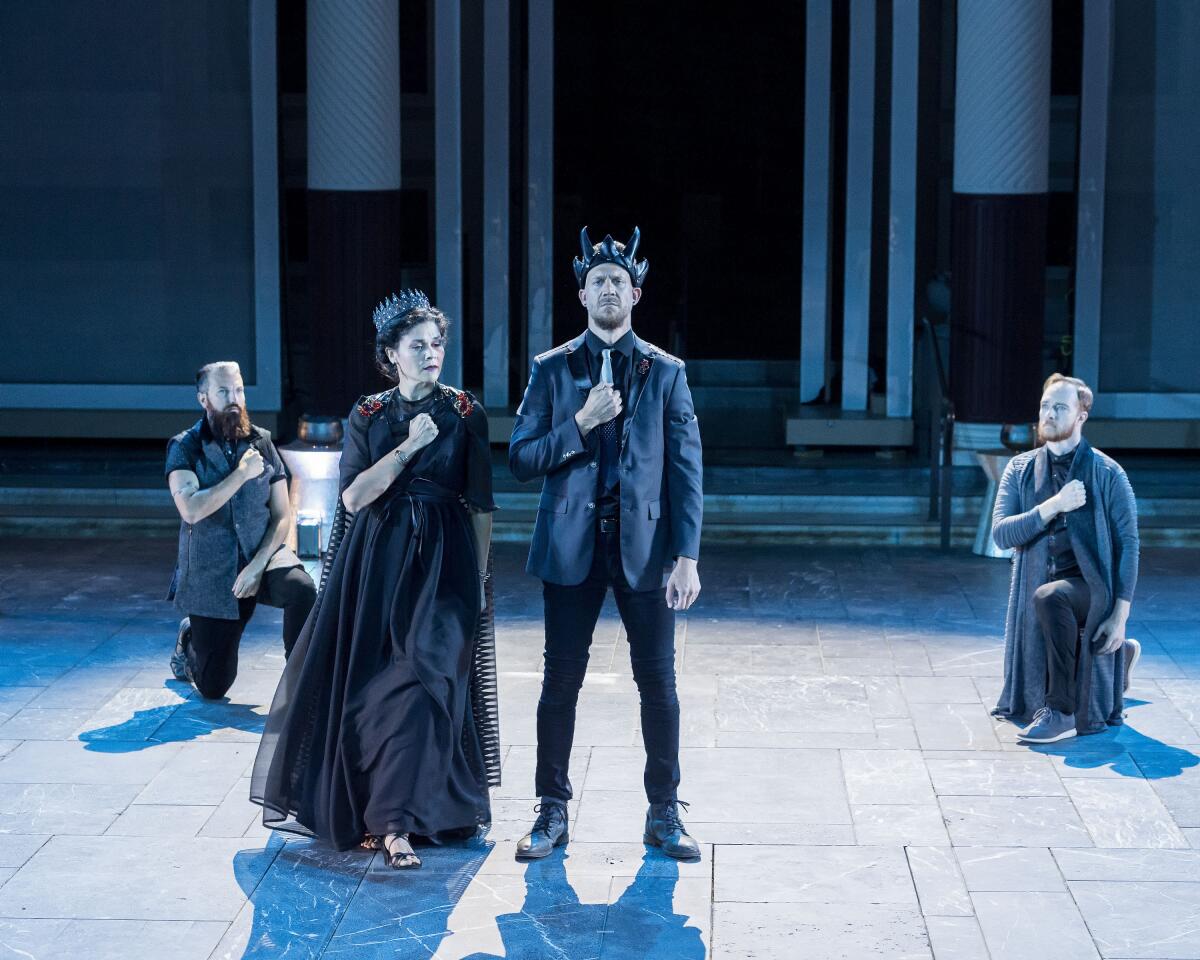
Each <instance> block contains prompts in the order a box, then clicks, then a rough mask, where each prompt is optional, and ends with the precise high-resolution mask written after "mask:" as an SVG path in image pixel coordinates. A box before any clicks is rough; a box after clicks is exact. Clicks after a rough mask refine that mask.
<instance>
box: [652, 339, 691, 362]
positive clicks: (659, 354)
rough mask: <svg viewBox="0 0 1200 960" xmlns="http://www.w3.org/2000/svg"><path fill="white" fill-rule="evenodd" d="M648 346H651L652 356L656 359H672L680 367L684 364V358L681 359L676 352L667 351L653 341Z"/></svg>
mask: <svg viewBox="0 0 1200 960" xmlns="http://www.w3.org/2000/svg"><path fill="white" fill-rule="evenodd" d="M648 346H649V347H650V356H652V357H653V358H654V359H655V360H670V361H671V362H672V363H673V364H675V365H676V366H678V367H682V366H683V361H682V360H680V359H679V358H678V357H677V356H675V355H674V354H671V353H667V351H666V350H664V349H663V348H662V347H658V346H655V345H654V344H653V343H651V344H649V345H648Z"/></svg>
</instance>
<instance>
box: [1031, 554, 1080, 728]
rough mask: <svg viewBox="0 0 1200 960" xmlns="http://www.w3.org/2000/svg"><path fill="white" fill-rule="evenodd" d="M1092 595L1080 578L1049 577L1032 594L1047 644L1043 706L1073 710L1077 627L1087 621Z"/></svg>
mask: <svg viewBox="0 0 1200 960" xmlns="http://www.w3.org/2000/svg"><path fill="white" fill-rule="evenodd" d="M1091 599H1092V594H1091V591H1090V590H1088V585H1087V583H1086V581H1084V580H1083V579H1081V578H1079V577H1072V578H1070V579H1069V580H1051V581H1050V582H1049V583H1043V584H1042V585H1041V586H1040V587H1038V588H1037V590H1036V591H1035V592H1034V594H1033V608H1034V610H1035V611H1036V612H1037V618H1038V623H1039V624H1041V627H1042V637H1043V638H1044V640H1045V643H1046V706H1048V707H1051V708H1053V709H1055V710H1057V711H1059V712H1060V713H1070V714H1073V713H1074V712H1075V699H1076V693H1075V692H1076V689H1077V687H1076V673H1077V672H1078V669H1077V668H1078V665H1079V628H1080V627H1081V626H1083V624H1084V623H1085V622H1086V621H1087V615H1088V606H1089V604H1090V603H1091Z"/></svg>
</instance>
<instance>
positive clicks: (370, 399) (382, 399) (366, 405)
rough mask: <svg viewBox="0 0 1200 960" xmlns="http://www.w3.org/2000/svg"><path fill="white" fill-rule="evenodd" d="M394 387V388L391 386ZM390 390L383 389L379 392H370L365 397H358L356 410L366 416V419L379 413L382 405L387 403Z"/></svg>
mask: <svg viewBox="0 0 1200 960" xmlns="http://www.w3.org/2000/svg"><path fill="white" fill-rule="evenodd" d="M393 389H395V388H393ZM391 393H392V391H391V390H383V391H381V392H379V393H372V394H369V395H367V396H365V397H359V400H358V412H359V415H360V416H363V417H366V418H367V419H368V420H370V419H371V417H373V416H375V415H376V414H378V413H379V411H380V410H382V409H383V405H384V404H385V403H387V401H388V397H389V396H391Z"/></svg>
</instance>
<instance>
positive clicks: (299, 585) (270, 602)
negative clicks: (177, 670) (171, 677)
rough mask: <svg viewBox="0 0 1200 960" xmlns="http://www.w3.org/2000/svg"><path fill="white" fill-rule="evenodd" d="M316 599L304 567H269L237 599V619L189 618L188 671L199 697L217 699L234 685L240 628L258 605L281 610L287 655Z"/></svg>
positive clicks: (242, 627) (315, 590)
mask: <svg viewBox="0 0 1200 960" xmlns="http://www.w3.org/2000/svg"><path fill="white" fill-rule="evenodd" d="M316 599H317V588H316V587H315V586H314V585H313V581H312V577H310V576H309V575H308V574H307V573H306V572H305V570H304V568H303V567H291V568H290V569H287V570H268V571H267V572H266V573H264V574H263V578H262V580H261V581H260V582H259V584H258V593H256V594H255V595H254V596H253V597H245V598H243V599H240V600H238V618H237V619H236V620H220V619H217V618H216V617H196V616H193V617H190V620H191V623H192V637H191V641H190V642H189V644H188V650H187V658H188V670H189V672H190V673H191V675H192V682H193V683H194V684H195V685H196V689H197V690H198V691H199V692H200V696H202V697H205V698H207V699H209V700H219V699H220V698H221V697H223V696H225V694H226V692H227V691H228V690H229V688H230V687H232V686H233V681H234V680H235V679H236V678H237V665H238V645H239V644H240V643H241V641H242V631H243V630H245V629H246V624H247V623H248V622H249V621H250V617H251V616H252V615H253V614H254V608H255V607H256V606H258V604H260V603H265V604H266V605H267V606H268V607H280V608H282V609H283V653H284V656H288V655H290V654H291V652H292V647H293V646H294V645H295V643H296V638H297V637H298V636H300V630H301V628H302V627H303V626H304V621H305V620H307V619H308V612H309V611H310V610H311V609H312V607H313V603H314V602H315V601H316Z"/></svg>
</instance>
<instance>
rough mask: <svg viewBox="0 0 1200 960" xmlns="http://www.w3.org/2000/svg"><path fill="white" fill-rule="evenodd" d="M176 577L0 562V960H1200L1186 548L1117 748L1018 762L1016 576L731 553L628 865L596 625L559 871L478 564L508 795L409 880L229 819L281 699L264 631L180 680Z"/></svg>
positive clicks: (930, 563)
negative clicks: (681, 855) (665, 770)
mask: <svg viewBox="0 0 1200 960" xmlns="http://www.w3.org/2000/svg"><path fill="white" fill-rule="evenodd" d="M173 557H174V544H173V543H172V542H168V541H163V540H129V541H98V540H92V541H86V542H79V543H70V542H63V541H48V540H26V541H21V540H9V541H7V542H4V543H3V544H0V958H8V957H21V958H26V960H30V958H36V960H48V958H72V960H77V958H88V960H99V958H103V960H110V958H111V960H117V958H119V960H143V958H144V960H162V958H172V960H193V958H194V960H205V958H209V957H222V958H224V957H228V958H240V957H262V958H266V957H318V956H323V957H353V958H355V960H361V958H374V957H390V958H408V957H412V958H418V957H420V958H429V957H438V958H464V957H470V958H474V960H484V958H499V957H507V958H515V957H522V958H538V960H541V958H550V957H560V958H564V960H584V958H593V957H601V958H604V960H617V958H626V957H629V958H634V957H636V958H639V960H640V958H643V957H650V958H652V960H674V958H688V960H700V958H703V957H714V958H723V960H734V958H737V960H741V958H751V957H753V958H768V957H770V958H787V960H791V958H798V957H804V958H806V960H815V958H827V957H828V958H835V957H836V958H841V957H847V958H856V960H857V958H862V957H867V956H879V957H884V958H888V960H896V958H930V957H936V958H937V960H946V958H953V960H975V958H980V960H984V958H989V957H990V958H991V960H1008V958H1014V960H1015V958H1021V960H1037V958H1042V957H1045V958H1053V960H1074V958H1095V957H1097V956H1099V957H1104V958H1122V960H1127V958H1134V957H1148V958H1159V957H1161V958H1197V957H1200V849H1198V848H1200V759H1198V757H1200V628H1198V627H1197V619H1196V601H1195V598H1196V596H1197V595H1198V594H1200V589H1198V588H1200V573H1198V571H1200V551H1196V550H1184V549H1174V550H1171V549H1151V550H1146V551H1144V553H1143V558H1142V580H1141V583H1140V584H1139V586H1138V592H1137V596H1136V598H1135V600H1134V605H1133V614H1132V619H1131V624H1130V629H1129V635H1130V636H1134V637H1137V638H1138V639H1139V640H1140V641H1141V642H1142V647H1143V651H1144V656H1143V658H1142V660H1141V664H1140V666H1139V669H1138V672H1137V676H1136V680H1135V684H1134V687H1133V689H1132V691H1131V693H1130V699H1129V701H1128V704H1129V707H1128V723H1127V725H1126V726H1125V727H1123V728H1118V729H1116V730H1114V731H1110V732H1108V733H1105V734H1102V735H1099V736H1095V737H1088V738H1084V739H1079V740H1070V741H1066V742H1064V743H1061V744H1056V745H1053V746H1050V747H1046V748H1040V749H1037V750H1031V749H1029V748H1026V747H1022V746H1019V745H1017V744H1016V743H1015V742H1014V732H1015V731H1014V728H1013V727H1012V726H1010V725H1008V724H1002V723H997V722H995V721H993V720H992V718H991V717H990V716H989V713H988V710H989V707H990V706H991V705H992V704H993V703H994V702H995V699H996V696H997V694H998V693H999V682H1000V681H999V678H1000V670H1001V656H1002V651H1001V635H1002V631H1003V616H1004V607H1005V602H1006V598H1007V592H1008V575H1009V565H1008V564H1007V563H1006V562H1004V561H999V560H987V559H983V558H979V557H975V556H972V555H970V554H969V553H967V552H966V551H958V552H956V553H954V554H953V555H950V556H943V555H941V554H939V553H937V552H936V551H932V550H911V549H905V550H901V549H886V548H869V549H860V548H839V549H814V548H781V547H753V548H751V547H746V548H735V547H720V548H714V549H712V550H709V551H706V553H705V554H704V556H703V558H702V563H701V576H702V579H703V583H704V592H703V594H702V596H701V598H700V601H699V603H698V604H697V606H696V607H695V608H694V609H693V611H692V612H691V613H690V615H688V616H687V617H686V618H684V617H680V618H679V623H678V629H677V654H678V662H679V667H680V676H679V689H680V698H681V701H682V705H683V745H684V749H683V752H682V760H681V764H682V769H683V785H682V787H681V790H680V796H681V798H682V799H683V800H686V801H688V802H689V803H690V804H691V809H690V811H689V812H688V813H687V814H686V815H685V819H686V822H687V824H688V826H689V829H690V831H691V833H692V834H693V835H694V836H695V837H696V838H697V839H699V840H700V841H701V842H702V843H703V846H704V856H703V859H702V861H701V862H699V863H683V864H676V863H675V862H674V861H672V860H669V859H668V858H666V857H664V856H663V855H661V854H659V853H657V852H654V851H650V850H648V849H647V848H645V847H643V845H642V844H641V842H640V840H641V829H642V818H643V815H644V812H645V799H644V796H643V794H642V792H641V767H642V751H641V747H640V732H639V728H638V707H637V702H638V701H637V693H636V689H635V687H634V684H633V680H632V677H631V674H630V670H629V660H628V653H627V646H626V644H625V641H624V639H623V636H622V634H621V630H620V624H619V621H618V619H617V618H616V611H615V607H614V606H613V604H612V601H611V599H610V600H609V602H608V604H607V606H606V607H605V612H604V615H603V618H602V620H601V623H600V626H599V627H598V629H597V634H596V638H595V642H594V645H593V648H592V658H591V665H590V669H589V674H588V680H587V683H586V685H585V687H584V691H583V694H582V696H581V701H580V710H579V721H578V725H577V732H576V750H575V758H574V761H573V766H572V771H571V773H572V780H573V782H574V783H575V785H576V792H577V799H576V800H575V801H574V802H573V803H572V805H571V807H572V810H571V812H572V814H573V818H572V841H571V843H570V844H569V845H568V846H567V847H565V848H563V849H562V850H560V851H558V852H556V853H555V854H554V855H553V856H551V857H550V858H549V859H548V860H546V861H542V862H539V863H534V864H531V865H524V864H518V863H516V862H514V860H513V849H514V846H515V843H516V840H517V839H518V838H519V837H520V836H521V835H522V834H523V833H524V832H525V831H526V829H527V828H528V825H529V823H530V822H531V820H532V818H533V810H532V808H533V804H534V802H535V801H534V798H533V796H532V789H533V782H532V781H533V763H534V749H535V748H534V743H535V736H534V711H535V707H536V703H537V698H538V690H539V685H540V675H539V672H538V671H539V668H540V658H541V643H542V638H541V620H540V608H541V593H540V585H539V584H538V583H537V582H536V581H534V580H532V579H531V578H529V577H527V576H526V575H525V574H524V573H523V572H522V566H523V561H524V551H523V550H522V549H521V548H520V547H518V546H515V545H507V544H502V545H500V546H499V547H498V548H497V573H496V582H497V595H498V596H497V607H498V618H497V634H498V640H497V643H498V656H499V664H500V670H501V684H500V688H501V707H502V713H501V733H502V736H503V739H504V742H505V745H506V746H505V763H504V785H503V787H502V788H500V789H499V790H497V791H496V792H495V794H494V799H493V813H494V817H495V823H494V824H493V826H492V828H491V831H490V832H489V834H488V835H487V836H486V837H484V838H481V839H479V840H477V841H474V842H472V843H469V844H464V845H461V846H457V847H445V848H434V849H431V848H421V849H420V853H421V854H422V856H423V857H424V860H425V866H424V868H423V869H422V870H420V871H417V872H413V873H396V872H392V871H390V870H388V869H387V868H386V866H385V865H384V864H383V863H382V861H381V860H380V858H379V855H371V854H367V853H358V852H351V853H340V854H339V853H335V852H332V851H330V850H328V849H324V848H322V847H321V846H320V845H319V844H314V843H312V842H309V841H302V840H298V839H294V838H293V839H287V840H285V839H284V838H283V837H282V836H277V835H272V834H271V832H270V831H266V830H264V829H263V828H262V826H261V825H260V823H259V817H258V814H259V809H258V808H257V807H254V806H253V805H251V804H250V803H249V801H248V799H247V792H248V785H249V781H248V779H247V777H248V774H249V770H250V767H251V764H252V762H253V759H254V753H255V747H256V742H257V740H258V736H259V733H260V731H261V729H262V721H263V715H264V713H265V712H266V709H267V705H268V704H269V702H270V698H271V696H272V693H273V691H274V688H275V684H276V681H277V679H278V676H279V672H280V669H281V667H282V663H283V658H282V646H281V644H280V641H279V614H278V612H276V611H273V610H269V609H265V608H262V609H260V610H259V612H258V613H257V615H256V617H255V619H254V620H253V621H252V623H251V625H250V627H249V628H248V630H247V634H246V637H245V639H244V640H243V644H242V658H241V670H240V674H239V677H238V680H237V683H236V684H235V686H234V687H233V689H232V690H231V691H230V695H229V699H228V702H221V703H206V702H203V701H200V700H199V699H198V698H196V697H195V695H194V694H193V691H192V690H191V688H190V687H188V686H187V685H184V684H180V683H177V682H175V681H174V680H171V679H169V677H170V672H169V670H168V668H167V659H168V656H169V655H170V653H171V650H172V647H173V644H174V640H175V626H176V623H177V619H176V618H175V617H174V616H173V615H172V612H171V609H170V607H169V606H168V605H167V604H166V603H164V602H162V600H161V597H162V596H163V594H164V593H165V591H166V587H167V583H168V581H169V579H170V566H171V564H172V562H173Z"/></svg>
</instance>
